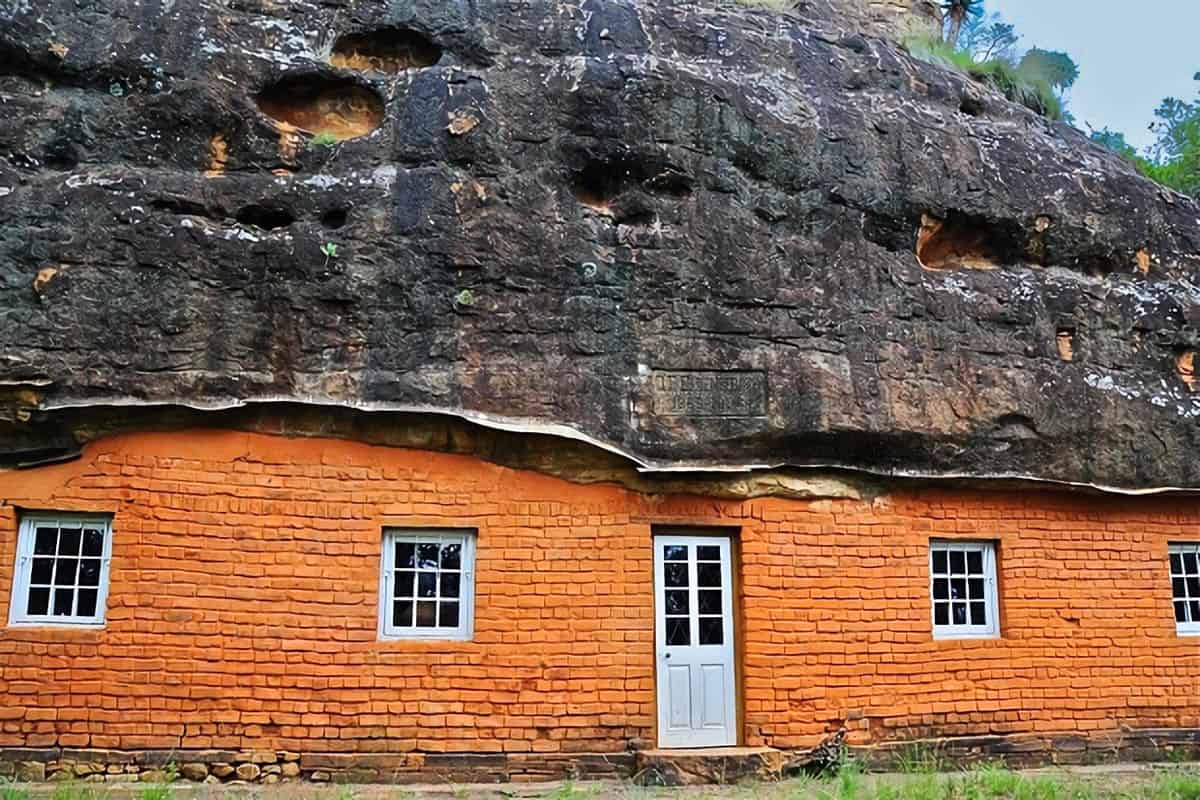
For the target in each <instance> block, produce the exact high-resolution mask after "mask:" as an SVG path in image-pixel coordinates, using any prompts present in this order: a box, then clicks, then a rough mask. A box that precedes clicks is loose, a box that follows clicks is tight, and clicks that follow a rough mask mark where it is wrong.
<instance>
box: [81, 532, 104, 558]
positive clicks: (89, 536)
mask: <svg viewBox="0 0 1200 800" xmlns="http://www.w3.org/2000/svg"><path fill="white" fill-rule="evenodd" d="M83 554H84V555H85V556H93V557H95V558H99V557H100V556H102V555H104V531H101V530H97V529H95V528H84V529H83Z"/></svg>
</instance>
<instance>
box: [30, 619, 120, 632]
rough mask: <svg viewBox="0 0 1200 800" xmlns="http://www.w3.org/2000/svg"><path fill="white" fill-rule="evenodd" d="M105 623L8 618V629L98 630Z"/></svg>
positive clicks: (101, 628) (102, 628)
mask: <svg viewBox="0 0 1200 800" xmlns="http://www.w3.org/2000/svg"><path fill="white" fill-rule="evenodd" d="M104 627H105V623H104V622H103V621H101V622H42V621H41V620H25V619H14V620H9V622H8V628H9V630H22V631H30V630H49V631H100V630H104Z"/></svg>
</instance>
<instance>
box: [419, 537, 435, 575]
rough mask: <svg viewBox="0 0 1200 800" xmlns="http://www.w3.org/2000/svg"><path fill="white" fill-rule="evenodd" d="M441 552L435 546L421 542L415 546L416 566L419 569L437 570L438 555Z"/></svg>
mask: <svg viewBox="0 0 1200 800" xmlns="http://www.w3.org/2000/svg"><path fill="white" fill-rule="evenodd" d="M440 550H441V547H439V546H438V545H436V544H426V543H424V542H421V543H420V544H418V545H417V566H418V567H420V568H421V569H437V565H438V554H439V551H440Z"/></svg>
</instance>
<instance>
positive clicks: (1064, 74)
mask: <svg viewBox="0 0 1200 800" xmlns="http://www.w3.org/2000/svg"><path fill="white" fill-rule="evenodd" d="M1017 70H1018V71H1019V72H1021V73H1022V74H1024V75H1027V76H1029V77H1030V78H1035V79H1038V80H1043V81H1045V82H1046V83H1047V84H1048V85H1049V86H1050V87H1051V88H1052V89H1054V90H1055V91H1057V92H1058V94H1059V97H1060V98H1061V97H1062V94H1063V93H1064V92H1065V91H1067V90H1068V89H1070V88H1071V87H1072V86H1074V85H1075V81H1077V80H1078V79H1079V65H1078V64H1076V63H1075V60H1074V59H1072V58H1071V57H1070V56H1069V55H1067V54H1066V53H1061V52H1058V51H1056V50H1042V49H1041V48H1038V47H1034V48H1032V49H1031V50H1030V51H1029V52H1028V53H1026V54H1025V55H1024V56H1023V57H1022V58H1021V63H1020V64H1018V65H1017Z"/></svg>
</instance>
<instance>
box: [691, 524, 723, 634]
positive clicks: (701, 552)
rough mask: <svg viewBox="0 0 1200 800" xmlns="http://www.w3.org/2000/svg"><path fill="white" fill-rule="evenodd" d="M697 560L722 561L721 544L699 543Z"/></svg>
mask: <svg viewBox="0 0 1200 800" xmlns="http://www.w3.org/2000/svg"><path fill="white" fill-rule="evenodd" d="M696 560H697V561H720V560H721V548H720V547H719V546H714V545H707V544H704V545H699V546H698V547H697V548H696ZM718 644H719V642H718Z"/></svg>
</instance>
